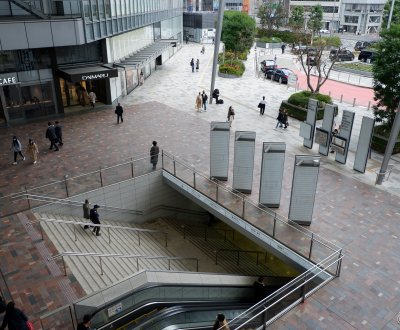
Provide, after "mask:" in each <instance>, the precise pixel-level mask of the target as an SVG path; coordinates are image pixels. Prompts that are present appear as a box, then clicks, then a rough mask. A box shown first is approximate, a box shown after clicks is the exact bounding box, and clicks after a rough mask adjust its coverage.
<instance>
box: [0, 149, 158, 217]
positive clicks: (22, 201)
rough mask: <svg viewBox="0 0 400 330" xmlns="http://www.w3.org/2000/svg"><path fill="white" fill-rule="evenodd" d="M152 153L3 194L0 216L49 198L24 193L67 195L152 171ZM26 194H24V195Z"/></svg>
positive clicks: (36, 204)
mask: <svg viewBox="0 0 400 330" xmlns="http://www.w3.org/2000/svg"><path fill="white" fill-rule="evenodd" d="M152 171H153V170H152V167H151V164H150V161H149V156H143V155H138V156H137V157H133V158H131V159H130V160H127V161H125V162H122V163H120V164H117V165H112V166H106V167H100V168H99V169H98V170H97V171H93V172H89V173H85V174H81V175H77V176H73V177H70V176H68V175H65V176H64V177H63V179H62V180H58V181H55V182H51V183H48V184H44V185H41V186H38V187H34V188H29V187H27V186H25V187H24V189H22V190H21V191H19V192H16V193H13V194H10V195H7V196H4V197H1V198H0V218H1V217H4V216H7V215H11V214H15V213H18V212H23V211H27V210H29V209H31V208H34V207H37V206H41V205H45V204H47V203H48V202H46V201H35V200H33V199H28V198H26V197H25V198H19V197H21V196H22V195H25V196H27V195H39V196H48V197H53V198H58V199H65V198H69V197H71V196H75V195H78V194H81V193H85V192H88V191H91V190H94V189H97V188H101V187H104V186H109V185H111V184H113V183H118V182H121V181H124V180H127V179H131V178H134V177H137V176H140V175H144V174H147V173H150V172H152ZM22 197H23V196H22Z"/></svg>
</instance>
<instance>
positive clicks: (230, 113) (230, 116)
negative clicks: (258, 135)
mask: <svg viewBox="0 0 400 330" xmlns="http://www.w3.org/2000/svg"><path fill="white" fill-rule="evenodd" d="M227 117H228V121H229V126H232V122H233V120H234V119H235V110H233V107H232V106H230V107H229V109H228V116H227Z"/></svg>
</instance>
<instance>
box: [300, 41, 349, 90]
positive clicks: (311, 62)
mask: <svg viewBox="0 0 400 330" xmlns="http://www.w3.org/2000/svg"><path fill="white" fill-rule="evenodd" d="M341 44H342V43H341V41H340V38H339V37H315V38H314V42H313V46H312V48H311V47H309V46H306V48H305V50H303V51H301V49H300V55H299V60H300V64H301V66H302V68H303V70H304V73H305V74H306V77H307V86H308V88H309V90H310V91H311V93H312V94H318V93H319V91H320V89H321V86H322V85H323V84H324V83H325V82H326V80H327V79H328V78H329V74H330V72H331V70H332V68H333V65H334V64H335V63H336V61H337V59H336V58H333V59H332V60H328V54H327V52H325V50H326V49H330V48H331V47H335V48H338V52H339V51H340V46H341ZM312 76H316V79H315V80H314V82H313V81H312V80H313V79H312V78H311V77H312Z"/></svg>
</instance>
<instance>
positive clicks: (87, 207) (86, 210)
mask: <svg viewBox="0 0 400 330" xmlns="http://www.w3.org/2000/svg"><path fill="white" fill-rule="evenodd" d="M82 207H83V217H84V218H85V219H86V220H90V203H89V200H88V199H85V203H84V204H83V205H82ZM89 227H90V226H89V225H84V226H83V229H88V228H89Z"/></svg>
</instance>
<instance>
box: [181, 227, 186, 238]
mask: <svg viewBox="0 0 400 330" xmlns="http://www.w3.org/2000/svg"><path fill="white" fill-rule="evenodd" d="M181 227H182V229H183V239H186V226H185V225H182V226H181Z"/></svg>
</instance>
